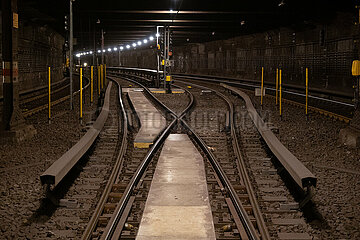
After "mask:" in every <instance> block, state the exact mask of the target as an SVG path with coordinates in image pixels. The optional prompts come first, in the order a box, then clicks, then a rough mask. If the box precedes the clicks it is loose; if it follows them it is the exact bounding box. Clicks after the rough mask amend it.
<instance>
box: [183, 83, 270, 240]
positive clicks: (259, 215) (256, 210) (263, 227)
mask: <svg viewBox="0 0 360 240" xmlns="http://www.w3.org/2000/svg"><path fill="white" fill-rule="evenodd" d="M179 82H181V81H179ZM182 83H184V84H185V82H182ZM186 84H189V83H187V82H186ZM189 85H191V86H195V87H198V88H202V89H207V90H210V91H213V92H215V93H216V94H217V95H218V96H219V97H221V98H222V99H224V100H225V101H226V103H227V104H228V107H229V109H230V131H231V138H232V144H233V148H234V152H235V155H236V157H237V159H238V161H239V165H240V166H241V167H240V168H239V172H240V173H241V174H242V177H243V178H244V184H245V186H246V189H247V191H248V194H249V200H250V203H251V205H252V206H253V211H254V215H255V218H256V222H257V225H258V228H259V231H260V234H261V239H262V240H268V239H271V237H270V234H269V231H268V229H267V226H266V223H265V221H264V218H263V216H262V213H261V210H260V207H259V204H258V202H257V200H256V196H255V192H254V189H253V187H252V185H251V181H250V178H249V175H248V174H247V171H246V166H245V161H244V157H243V154H242V151H241V150H240V144H239V142H238V139H237V134H236V129H235V121H234V116H235V111H234V104H233V103H232V102H231V100H230V99H229V98H228V97H226V96H225V95H224V94H222V93H221V92H219V91H216V90H214V89H212V88H209V87H205V86H202V85H197V84H193V83H191V84H189ZM184 90H186V89H184ZM186 91H187V90H186ZM207 150H208V148H207ZM208 151H209V150H208ZM209 154H212V152H211V151H209ZM235 194H236V192H235ZM236 195H237V194H236Z"/></svg>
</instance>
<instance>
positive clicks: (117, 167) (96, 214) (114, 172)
mask: <svg viewBox="0 0 360 240" xmlns="http://www.w3.org/2000/svg"><path fill="white" fill-rule="evenodd" d="M107 78H109V79H110V80H111V81H113V82H114V83H115V84H117V86H118V92H119V94H118V101H119V104H120V108H121V110H120V112H121V115H122V120H123V121H122V128H121V129H122V139H121V146H120V149H119V151H118V152H117V157H116V162H115V165H114V167H113V170H112V172H111V174H110V177H109V180H108V182H107V184H106V186H105V189H104V191H103V193H102V195H101V197H100V200H99V202H98V204H97V206H96V208H95V211H94V213H93V215H92V216H91V219H90V221H89V223H88V225H87V226H86V229H85V231H84V233H83V235H82V237H81V239H84V240H88V239H91V234H92V233H93V232H94V230H95V228H96V224H97V223H98V220H99V217H100V216H101V213H102V211H103V209H104V206H105V203H106V200H107V198H108V196H109V193H110V192H111V188H112V186H113V185H114V183H115V181H116V177H117V175H118V173H119V171H120V167H121V164H122V162H123V160H124V155H125V153H126V149H127V146H128V141H127V137H128V118H127V114H126V110H125V105H124V101H123V99H122V89H121V86H120V84H119V83H118V82H117V81H116V80H115V79H113V78H111V77H107Z"/></svg>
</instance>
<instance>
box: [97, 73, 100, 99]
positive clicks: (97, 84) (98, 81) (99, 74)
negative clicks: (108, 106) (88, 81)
mask: <svg viewBox="0 0 360 240" xmlns="http://www.w3.org/2000/svg"><path fill="white" fill-rule="evenodd" d="M97 69H98V84H97V85H98V94H99V96H100V66H98V67H97Z"/></svg>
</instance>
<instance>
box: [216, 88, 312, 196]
mask: <svg viewBox="0 0 360 240" xmlns="http://www.w3.org/2000/svg"><path fill="white" fill-rule="evenodd" d="M221 86H223V87H224V88H226V89H229V90H231V91H233V92H234V93H236V94H237V95H239V96H240V97H241V98H242V99H244V101H245V104H246V108H247V110H248V112H249V114H250V117H251V119H252V120H253V122H254V124H255V126H256V128H257V129H258V131H259V132H260V134H261V136H262V138H263V139H264V140H265V142H266V144H267V145H268V147H269V148H270V150H271V152H272V153H273V154H274V155H275V156H276V157H277V159H278V160H279V161H280V163H281V164H282V166H283V167H284V168H285V169H286V170H287V171H288V173H289V174H290V175H291V177H292V178H293V180H294V181H295V182H296V183H297V185H298V186H299V187H300V188H302V189H304V190H307V188H309V187H316V177H315V176H314V174H312V173H311V172H310V171H309V169H307V168H306V167H305V166H304V164H303V163H302V162H300V161H299V160H298V159H297V158H296V157H295V156H294V155H293V154H292V153H291V152H290V151H289V150H288V149H287V148H286V147H285V146H284V145H283V144H282V143H281V142H280V141H279V139H278V138H277V137H276V136H275V134H274V133H273V132H272V131H271V130H270V129H269V128H268V127H267V125H266V123H265V122H264V121H263V120H262V118H261V117H260V116H259V114H258V113H257V111H256V109H255V107H254V105H253V104H252V102H251V100H250V98H249V96H248V95H247V94H245V93H244V92H242V91H240V90H239V89H236V88H234V87H231V86H228V85H226V84H221Z"/></svg>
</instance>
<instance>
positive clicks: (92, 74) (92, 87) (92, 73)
mask: <svg viewBox="0 0 360 240" xmlns="http://www.w3.org/2000/svg"><path fill="white" fill-rule="evenodd" d="M90 75H91V76H90V79H91V85H90V102H91V103H93V101H94V99H93V98H94V96H93V95H94V66H91V70H90Z"/></svg>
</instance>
